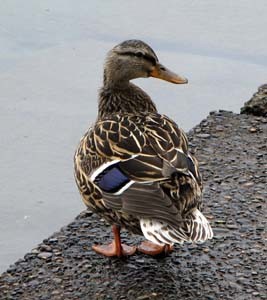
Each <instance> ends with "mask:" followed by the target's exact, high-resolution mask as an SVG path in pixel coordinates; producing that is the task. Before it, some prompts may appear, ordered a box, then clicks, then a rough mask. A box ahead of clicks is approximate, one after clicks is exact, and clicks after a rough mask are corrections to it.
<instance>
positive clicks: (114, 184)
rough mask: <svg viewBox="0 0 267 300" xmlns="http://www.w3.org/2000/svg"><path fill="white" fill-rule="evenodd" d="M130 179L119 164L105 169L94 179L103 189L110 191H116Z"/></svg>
mask: <svg viewBox="0 0 267 300" xmlns="http://www.w3.org/2000/svg"><path fill="white" fill-rule="evenodd" d="M129 181H130V179H129V178H128V177H127V176H126V175H125V174H124V173H123V172H122V171H121V170H120V168H119V166H118V165H117V164H116V165H112V166H111V167H109V168H107V169H105V170H104V171H103V172H102V173H100V174H99V175H98V176H97V177H96V178H95V180H94V182H95V183H96V184H97V185H98V186H99V187H100V188H101V190H103V191H105V192H108V193H116V192H117V191H119V190H120V189H121V188H122V187H123V186H124V185H125V184H127V183H128V182H129Z"/></svg>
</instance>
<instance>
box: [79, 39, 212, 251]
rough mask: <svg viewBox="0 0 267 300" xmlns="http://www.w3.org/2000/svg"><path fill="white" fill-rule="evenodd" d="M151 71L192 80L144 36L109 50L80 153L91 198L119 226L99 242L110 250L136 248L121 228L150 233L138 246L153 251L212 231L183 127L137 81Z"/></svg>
mask: <svg viewBox="0 0 267 300" xmlns="http://www.w3.org/2000/svg"><path fill="white" fill-rule="evenodd" d="M150 76H152V77H156V78H160V79H163V80H166V81H169V82H172V83H177V84H183V83H187V79H185V78H183V77H181V76H178V75H177V74H175V73H173V72H171V71H170V70H168V69H167V68H165V67H164V66H163V65H162V64H160V63H159V61H158V58H157V56H156V54H155V53H154V51H153V50H152V49H151V48H150V47H149V46H148V45H147V44H145V43H144V42H142V41H139V40H128V41H125V42H123V43H121V44H119V45H117V46H116V47H114V48H113V49H112V50H111V51H110V52H109V53H108V56H107V59H106V63H105V66H104V83H103V87H102V88H101V90H100V92H99V102H98V117H97V120H96V122H95V124H94V125H93V126H92V127H91V128H90V129H89V130H88V132H86V134H85V135H84V136H83V138H82V139H81V142H80V144H79V146H78V149H77V151H76V153H75V157H74V162H75V178H76V182H77V185H78V188H79V191H80V193H81V195H82V198H83V201H84V203H85V204H86V206H87V207H88V208H89V209H90V210H92V211H93V212H95V213H97V214H99V215H100V216H101V217H103V218H104V219H106V220H107V221H108V222H109V223H110V224H112V225H113V226H112V227H113V233H114V241H113V242H112V243H111V244H109V245H94V246H93V249H94V250H95V251H96V252H98V253H101V254H104V255H106V256H122V255H131V254H133V253H134V252H135V251H136V247H130V246H126V245H124V244H121V240H120V228H121V227H123V228H126V229H127V230H129V231H131V232H133V233H136V234H143V235H144V236H145V238H146V239H147V240H148V241H145V242H143V243H142V244H141V245H140V246H139V247H138V250H139V251H141V252H143V253H146V254H151V255H156V254H159V253H161V252H165V253H166V252H169V251H170V250H171V249H172V245H173V244H174V243H180V244H182V243H183V242H185V241H188V242H203V241H205V240H207V239H210V238H212V236H213V233H212V229H211V227H210V225H209V223H208V221H207V219H206V218H205V217H204V215H203V214H202V213H201V212H200V210H199V208H200V204H201V191H202V184H201V177H200V174H199V170H198V163H197V160H196V159H195V158H194V157H193V156H192V155H191V154H190V153H189V152H188V141H187V138H186V136H185V134H184V132H183V131H182V130H181V129H180V128H179V127H178V126H177V125H176V124H175V123H174V121H172V120H171V119H169V118H168V117H166V116H165V115H161V114H159V113H158V112H157V109H156V106H155V104H154V102H153V101H152V100H151V98H150V97H149V96H148V95H147V94H146V93H145V92H144V91H143V90H142V89H140V88H139V87H137V86H136V85H134V84H133V83H131V82H130V80H132V79H135V78H139V77H150Z"/></svg>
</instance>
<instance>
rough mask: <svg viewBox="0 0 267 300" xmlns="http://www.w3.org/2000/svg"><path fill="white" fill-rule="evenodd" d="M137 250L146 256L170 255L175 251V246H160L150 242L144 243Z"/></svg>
mask: <svg viewBox="0 0 267 300" xmlns="http://www.w3.org/2000/svg"><path fill="white" fill-rule="evenodd" d="M137 249H138V251H139V252H142V253H144V254H148V255H152V256H156V255H159V254H164V255H168V254H169V253H171V252H172V251H173V246H172V245H169V244H165V245H162V246H160V245H157V244H155V243H152V242H150V241H144V242H142V243H141V244H140V245H139V246H138V247H137Z"/></svg>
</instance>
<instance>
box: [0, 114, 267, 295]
mask: <svg viewBox="0 0 267 300" xmlns="http://www.w3.org/2000/svg"><path fill="white" fill-rule="evenodd" d="M189 137H190V144H191V147H192V149H193V150H194V151H197V153H196V155H197V157H198V159H199V161H200V167H201V171H202V174H203V180H204V184H205V190H204V203H205V207H204V212H205V215H206V216H207V217H208V219H209V220H210V221H211V224H212V226H213V229H214V233H215V237H214V239H213V240H211V241H208V242H206V243H204V244H202V245H189V244H188V245H185V246H184V247H179V246H176V247H175V251H174V252H173V253H172V254H171V255H170V256H168V257H165V258H157V259H156V258H151V257H148V256H146V255H142V254H136V255H134V256H132V257H129V258H127V259H110V258H105V257H102V256H99V255H97V254H95V253H94V252H93V251H92V250H91V245H92V244H93V243H103V242H107V241H108V240H109V239H110V237H111V235H110V228H109V226H107V225H105V224H104V222H103V221H102V220H100V218H99V217H98V216H96V215H92V214H91V213H90V212H86V211H85V212H82V213H81V214H80V215H79V216H78V217H77V218H76V219H75V220H74V221H73V222H72V223H70V224H69V225H67V226H65V227H63V228H62V229H61V230H60V231H59V232H56V233H54V234H53V235H52V236H50V237H49V238H47V239H45V240H44V241H43V243H42V244H40V245H38V246H37V247H36V248H35V249H33V250H32V251H31V252H30V253H27V254H26V255H25V256H24V258H22V259H20V260H19V261H17V262H16V263H15V264H13V265H11V266H10V267H9V268H8V270H7V271H6V272H4V273H3V274H2V275H1V277H0V299H5V300H6V299H10V300H11V299H14V300H15V299H42V300H45V299H55V300H56V299H72V300H75V299H96V300H100V299H101V300H102V299H103V300H104V299H110V300H111V299H135V300H136V299H138V300H145V299H167V300H172V299H173V300H175V299H209V300H212V299H214V300H217V299H224V300H227V299H235V300H250V299H253V300H254V299H267V298H266V295H267V289H266V278H267V272H266V244H265V243H264V230H265V228H266V218H265V214H266V202H265V201H266V198H267V191H266V183H267V179H266V169H267V119H266V118H264V117H254V116H248V115H238V114H234V113H231V112H226V111H219V112H212V113H210V115H209V116H208V117H207V118H206V119H204V120H203V121H202V122H201V123H200V124H199V125H198V126H196V127H194V129H192V130H191V131H190V132H189ZM123 239H124V240H125V241H127V243H129V244H137V243H138V242H140V240H141V238H140V237H136V236H131V235H129V234H128V233H127V232H124V234H123Z"/></svg>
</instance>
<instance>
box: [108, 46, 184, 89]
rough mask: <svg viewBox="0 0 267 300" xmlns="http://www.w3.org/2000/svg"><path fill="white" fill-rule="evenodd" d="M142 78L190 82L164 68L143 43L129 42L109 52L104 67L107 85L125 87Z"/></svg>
mask: <svg viewBox="0 0 267 300" xmlns="http://www.w3.org/2000/svg"><path fill="white" fill-rule="evenodd" d="M140 77H156V78H160V79H163V80H166V81H169V82H172V83H176V84H183V83H187V82H188V81H187V79H186V78H184V77H182V76H180V75H178V74H175V73H174V72H172V71H170V70H168V69H167V68H166V67H165V66H163V65H162V64H161V63H160V62H159V60H158V58H157V55H156V54H155V52H154V51H153V50H152V49H151V48H150V47H149V46H148V45H147V44H146V43H144V42H142V41H139V40H127V41H124V42H122V43H121V44H119V45H117V46H115V47H114V48H113V49H112V50H111V51H109V53H108V55H107V58H106V62H105V66H104V84H105V85H108V86H123V85H126V84H127V83H128V82H129V81H130V80H131V79H135V78H140Z"/></svg>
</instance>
